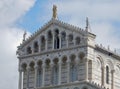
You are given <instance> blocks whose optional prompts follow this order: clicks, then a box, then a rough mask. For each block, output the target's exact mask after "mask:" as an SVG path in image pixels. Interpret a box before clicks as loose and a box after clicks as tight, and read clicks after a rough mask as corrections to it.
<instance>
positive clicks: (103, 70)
mask: <svg viewBox="0 0 120 89" xmlns="http://www.w3.org/2000/svg"><path fill="white" fill-rule="evenodd" d="M101 70H102V86H104V84H105V82H104V79H105V78H104V77H105V76H104V72H105V70H104V66H102V68H101Z"/></svg>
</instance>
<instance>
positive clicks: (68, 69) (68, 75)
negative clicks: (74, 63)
mask: <svg viewBox="0 0 120 89" xmlns="http://www.w3.org/2000/svg"><path fill="white" fill-rule="evenodd" d="M69 82H70V60H69V59H68V60H67V83H69Z"/></svg>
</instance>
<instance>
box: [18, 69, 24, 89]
mask: <svg viewBox="0 0 120 89" xmlns="http://www.w3.org/2000/svg"><path fill="white" fill-rule="evenodd" d="M22 79H23V78H22V70H19V85H18V89H22Z"/></svg>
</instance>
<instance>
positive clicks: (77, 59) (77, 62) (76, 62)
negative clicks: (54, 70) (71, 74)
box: [75, 56, 79, 81]
mask: <svg viewBox="0 0 120 89" xmlns="http://www.w3.org/2000/svg"><path fill="white" fill-rule="evenodd" d="M75 64H76V65H75V66H76V68H77V81H78V76H79V75H78V74H79V73H78V72H79V69H78V65H79V58H78V56H77V57H76V60H75Z"/></svg>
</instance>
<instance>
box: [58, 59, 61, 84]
mask: <svg viewBox="0 0 120 89" xmlns="http://www.w3.org/2000/svg"><path fill="white" fill-rule="evenodd" d="M61 65H62V63H61V60H59V79H58V80H59V83H58V84H59V85H60V84H61Z"/></svg>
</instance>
